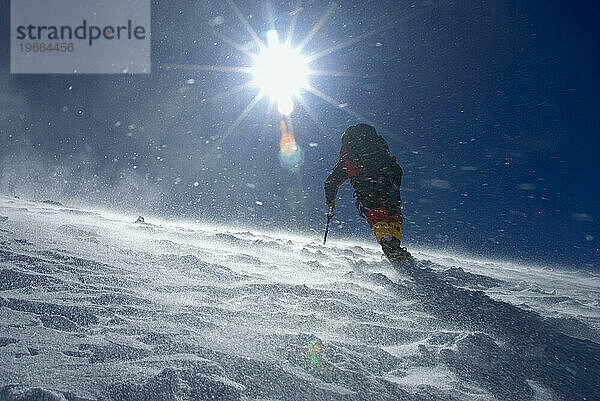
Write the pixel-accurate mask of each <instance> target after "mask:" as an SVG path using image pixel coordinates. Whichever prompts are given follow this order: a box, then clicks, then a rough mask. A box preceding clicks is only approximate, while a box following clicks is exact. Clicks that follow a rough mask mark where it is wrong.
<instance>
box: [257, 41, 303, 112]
mask: <svg viewBox="0 0 600 401" xmlns="http://www.w3.org/2000/svg"><path fill="white" fill-rule="evenodd" d="M266 36H267V46H264V47H263V48H262V50H261V52H260V53H259V54H257V55H255V56H254V57H253V58H254V68H253V71H252V72H253V76H254V80H253V81H252V83H253V84H254V85H255V86H257V87H258V88H259V90H260V91H261V95H263V96H268V97H269V98H270V99H271V101H272V102H275V103H277V108H278V110H279V112H280V113H281V114H283V115H290V114H291V113H292V111H293V109H294V102H293V100H294V98H296V97H298V96H300V93H301V91H302V90H303V89H306V88H307V87H308V74H309V70H308V63H307V60H306V58H304V57H302V55H301V54H300V52H299V51H298V50H297V49H293V48H292V47H291V46H290V45H289V44H288V43H284V44H282V43H280V42H279V35H278V34H277V31H275V30H270V31H268V32H267V35H266Z"/></svg>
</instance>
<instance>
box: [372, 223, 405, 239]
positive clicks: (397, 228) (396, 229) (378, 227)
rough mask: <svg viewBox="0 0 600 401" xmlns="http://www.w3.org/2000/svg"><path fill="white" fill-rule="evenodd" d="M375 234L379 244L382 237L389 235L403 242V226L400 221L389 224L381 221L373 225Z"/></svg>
mask: <svg viewBox="0 0 600 401" xmlns="http://www.w3.org/2000/svg"><path fill="white" fill-rule="evenodd" d="M371 229H372V230H373V232H374V233H375V238H377V242H381V237H383V236H384V235H386V234H388V235H391V236H392V237H396V238H398V239H399V240H400V241H402V224H401V223H400V222H398V221H394V222H391V223H388V222H387V221H380V222H377V223H375V224H373V227H371Z"/></svg>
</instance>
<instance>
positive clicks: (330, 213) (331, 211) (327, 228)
mask: <svg viewBox="0 0 600 401" xmlns="http://www.w3.org/2000/svg"><path fill="white" fill-rule="evenodd" d="M332 218H333V206H329V213H327V225H326V226H325V236H324V237H323V245H325V242H327V233H328V232H329V222H330V221H331V219H332Z"/></svg>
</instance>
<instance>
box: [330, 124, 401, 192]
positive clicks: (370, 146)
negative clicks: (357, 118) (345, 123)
mask: <svg viewBox="0 0 600 401" xmlns="http://www.w3.org/2000/svg"><path fill="white" fill-rule="evenodd" d="M342 146H343V147H344V149H345V150H346V153H347V154H348V157H349V158H350V160H352V162H353V163H354V164H355V165H356V167H357V168H358V169H359V170H360V172H361V175H364V176H366V177H381V176H382V175H385V176H387V177H386V178H387V180H386V181H388V182H389V183H390V184H391V185H393V186H394V187H396V188H399V187H400V183H401V180H402V169H401V168H400V166H399V165H398V163H396V158H395V157H392V155H391V154H390V148H389V146H388V144H387V142H386V141H385V139H383V137H382V136H380V135H378V134H377V132H376V131H375V128H373V127H371V126H370V125H367V124H358V125H354V126H352V127H350V128H348V129H347V130H346V132H344V135H342ZM381 178H383V177H381Z"/></svg>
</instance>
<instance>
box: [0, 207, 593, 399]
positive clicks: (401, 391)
mask: <svg viewBox="0 0 600 401" xmlns="http://www.w3.org/2000/svg"><path fill="white" fill-rule="evenodd" d="M136 217H137V216H126V217H125V216H119V215H115V214H110V213H105V212H96V211H87V210H81V209H76V208H71V207H65V206H62V205H60V204H53V203H52V202H49V203H44V202H29V201H23V200H20V199H14V198H9V197H1V196H0V400H38V399H48V400H65V399H66V400H89V399H92V400H95V399H101V400H188V399H189V400H192V399H227V400H229V399H231V400H236V399H240V400H272V399H286V400H291V399H298V400H300V399H310V400H333V399H335V400H338V399H340V400H386V399H399V400H437V399H440V400H494V399H500V400H527V399H536V400H551V399H557V400H559V399H569V400H570V399H573V400H578V399H588V400H592V399H600V388H599V385H598V377H600V307H599V306H600V305H599V299H600V276H598V275H597V274H593V273H589V272H585V271H560V270H552V269H544V268H541V267H531V266H521V265H517V264H511V263H503V262H494V261H485V260H469V259H464V258H460V257H457V256H450V255H443V254H435V253H433V252H427V251H424V250H422V251H420V252H418V253H417V258H418V259H419V261H418V263H417V265H416V266H412V267H410V268H401V267H398V266H393V265H391V264H390V263H389V262H387V260H384V259H383V258H382V253H381V251H380V250H379V249H377V248H376V247H374V246H373V245H372V244H356V243H343V242H335V241H334V242H332V243H328V244H327V246H323V245H321V238H307V237H290V236H289V235H288V236H285V235H278V234H275V233H261V232H258V231H256V230H234V229H226V228H217V227H210V226H206V225H201V224H185V223H170V222H160V221H150V222H149V223H151V224H139V223H134V221H135V219H136ZM413 251H414V250H413ZM44 397H45V398H44Z"/></svg>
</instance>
